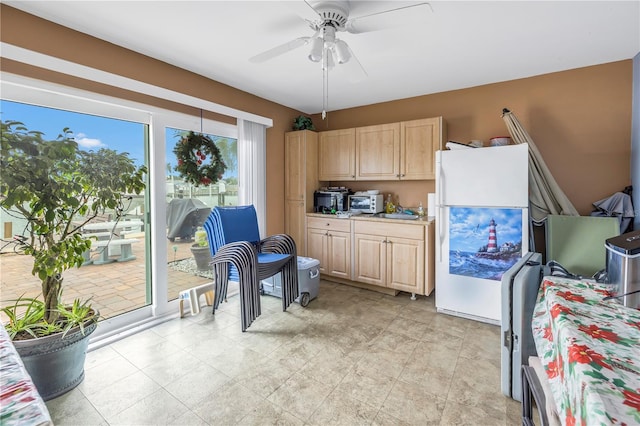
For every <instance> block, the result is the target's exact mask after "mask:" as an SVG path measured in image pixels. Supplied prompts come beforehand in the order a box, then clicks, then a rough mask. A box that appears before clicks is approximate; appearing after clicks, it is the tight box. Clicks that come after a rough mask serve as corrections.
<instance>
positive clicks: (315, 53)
mask: <svg viewBox="0 0 640 426" xmlns="http://www.w3.org/2000/svg"><path fill="white" fill-rule="evenodd" d="M323 50H324V40H323V39H322V37H315V38H314V39H313V41H312V42H311V52H309V60H311V61H312V62H320V61H321V60H322V51H323Z"/></svg>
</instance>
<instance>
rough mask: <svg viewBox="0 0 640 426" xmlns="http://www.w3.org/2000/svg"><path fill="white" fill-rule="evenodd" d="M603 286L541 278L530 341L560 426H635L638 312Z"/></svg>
mask: <svg viewBox="0 0 640 426" xmlns="http://www.w3.org/2000/svg"><path fill="white" fill-rule="evenodd" d="M608 295H609V292H608V291H607V287H606V286H605V285H603V284H598V283H595V282H590V281H577V280H571V279H566V278H558V277H545V278H544V279H543V281H542V285H541V286H540V291H539V293H538V299H537V302H536V306H535V310H534V313H533V324H532V328H533V335H534V341H535V344H536V349H537V351H538V356H539V357H540V360H541V361H542V364H543V366H544V368H545V371H546V373H547V377H548V379H549V385H550V388H551V392H552V393H553V398H554V400H555V403H556V405H557V407H558V411H559V414H560V419H561V421H562V423H563V424H564V425H569V426H572V425H611V424H613V425H640V311H639V310H637V309H633V308H629V307H625V306H623V305H621V304H619V303H617V302H616V301H615V300H607V301H603V300H602V299H603V298H604V297H605V296H608Z"/></svg>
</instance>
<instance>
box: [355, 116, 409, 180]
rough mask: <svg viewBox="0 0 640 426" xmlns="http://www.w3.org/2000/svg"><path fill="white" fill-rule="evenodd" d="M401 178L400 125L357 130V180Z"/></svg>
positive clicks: (383, 125)
mask: <svg viewBox="0 0 640 426" xmlns="http://www.w3.org/2000/svg"><path fill="white" fill-rule="evenodd" d="M399 177H400V123H391V124H380V125H378V126H367V127H358V128H356V180H394V179H397V178H399Z"/></svg>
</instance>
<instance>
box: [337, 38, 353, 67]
mask: <svg viewBox="0 0 640 426" xmlns="http://www.w3.org/2000/svg"><path fill="white" fill-rule="evenodd" d="M335 52H336V59H337V60H338V63H339V64H346V63H347V62H349V59H351V52H349V46H347V43H345V42H344V41H342V40H336V43H335Z"/></svg>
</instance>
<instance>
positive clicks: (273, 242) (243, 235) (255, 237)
mask: <svg viewBox="0 0 640 426" xmlns="http://www.w3.org/2000/svg"><path fill="white" fill-rule="evenodd" d="M204 228H205V230H206V231H207V238H208V240H209V247H210V249H211V256H212V259H211V265H212V267H213V275H214V280H215V286H216V290H215V299H214V303H213V313H215V310H216V309H217V308H218V306H219V305H220V301H221V300H224V299H226V296H227V288H228V281H229V279H231V280H234V281H238V283H239V287H240V311H241V316H242V331H245V330H246V329H247V328H249V326H250V325H251V323H252V322H253V321H254V320H255V319H256V318H257V317H258V316H259V315H260V313H261V310H260V282H261V280H263V279H265V278H269V277H271V276H273V275H275V274H277V273H278V272H282V310H283V311H285V310H286V309H287V307H288V306H289V305H290V304H291V303H293V301H294V300H295V299H296V298H297V297H298V262H297V257H296V244H295V241H294V240H293V238H291V237H290V236H289V235H286V234H276V235H272V236H269V237H266V238H264V239H261V238H260V232H259V230H258V217H257V215H256V211H255V208H254V207H253V206H252V205H249V206H237V207H215V208H214V209H213V210H212V211H211V214H210V215H209V217H208V218H207V220H206V221H205V223H204Z"/></svg>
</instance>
